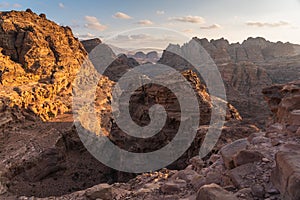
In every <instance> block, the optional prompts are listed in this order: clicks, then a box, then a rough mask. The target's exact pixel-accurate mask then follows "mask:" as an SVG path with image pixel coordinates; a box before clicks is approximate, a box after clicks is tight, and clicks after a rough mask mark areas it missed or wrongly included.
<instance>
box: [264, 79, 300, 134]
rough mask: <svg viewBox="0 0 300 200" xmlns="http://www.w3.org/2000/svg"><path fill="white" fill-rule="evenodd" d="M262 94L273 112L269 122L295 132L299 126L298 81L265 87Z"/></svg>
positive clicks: (299, 94) (299, 98) (299, 92)
mask: <svg viewBox="0 0 300 200" xmlns="http://www.w3.org/2000/svg"><path fill="white" fill-rule="evenodd" d="M263 94H264V96H265V99H266V101H267V102H268V104H269V107H270V109H271V111H272V113H273V115H272V119H271V121H270V122H269V123H276V122H277V123H279V124H281V126H282V128H283V129H284V130H286V131H287V132H291V133H294V134H295V133H297V131H298V129H299V128H300V81H299V80H298V81H295V82H291V83H289V84H286V85H274V86H271V87H268V88H265V89H264V90H263ZM298 132H299V131H298Z"/></svg>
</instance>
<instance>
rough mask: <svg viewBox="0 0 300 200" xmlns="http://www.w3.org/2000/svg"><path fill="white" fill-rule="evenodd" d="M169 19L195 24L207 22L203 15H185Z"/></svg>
mask: <svg viewBox="0 0 300 200" xmlns="http://www.w3.org/2000/svg"><path fill="white" fill-rule="evenodd" d="M169 20H173V21H179V22H187V23H194V24H202V23H205V20H204V18H203V17H200V16H192V15H188V16H184V17H171V18H169Z"/></svg>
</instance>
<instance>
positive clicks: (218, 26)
mask: <svg viewBox="0 0 300 200" xmlns="http://www.w3.org/2000/svg"><path fill="white" fill-rule="evenodd" d="M200 28H201V29H206V30H211V29H219V28H221V26H220V25H219V24H213V25H210V26H201V27H200Z"/></svg>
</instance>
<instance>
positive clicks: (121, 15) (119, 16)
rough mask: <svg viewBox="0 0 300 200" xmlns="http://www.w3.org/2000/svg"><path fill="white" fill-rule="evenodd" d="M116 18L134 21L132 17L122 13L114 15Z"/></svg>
mask: <svg viewBox="0 0 300 200" xmlns="http://www.w3.org/2000/svg"><path fill="white" fill-rule="evenodd" d="M113 17H114V18H117V19H132V17H131V16H129V15H127V14H125V13H122V12H117V13H116V14H114V15H113Z"/></svg>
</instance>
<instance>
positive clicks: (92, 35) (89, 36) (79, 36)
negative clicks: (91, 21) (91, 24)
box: [75, 33, 96, 39]
mask: <svg viewBox="0 0 300 200" xmlns="http://www.w3.org/2000/svg"><path fill="white" fill-rule="evenodd" d="M75 36H76V37H78V38H80V39H90V38H95V37H96V36H95V35H94V34H92V33H87V34H79V33H76V34H75Z"/></svg>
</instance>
